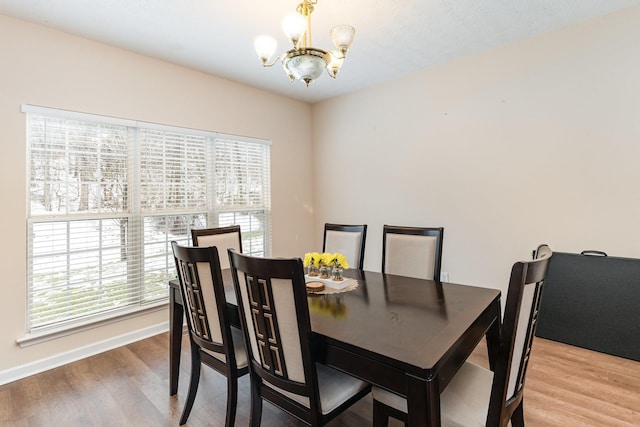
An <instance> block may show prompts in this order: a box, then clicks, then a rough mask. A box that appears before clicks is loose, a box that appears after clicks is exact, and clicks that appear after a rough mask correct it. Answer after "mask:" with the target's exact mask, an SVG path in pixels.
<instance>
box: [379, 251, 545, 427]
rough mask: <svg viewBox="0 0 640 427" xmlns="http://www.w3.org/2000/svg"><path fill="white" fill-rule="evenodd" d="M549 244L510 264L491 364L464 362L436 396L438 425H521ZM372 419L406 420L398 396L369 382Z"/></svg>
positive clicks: (382, 421)
mask: <svg viewBox="0 0 640 427" xmlns="http://www.w3.org/2000/svg"><path fill="white" fill-rule="evenodd" d="M552 255H553V253H552V251H551V248H549V246H547V245H540V246H539V247H538V249H537V251H536V256H535V259H533V260H531V261H520V262H516V263H515V264H514V265H513V267H512V269H511V277H510V280H509V287H508V289H507V303H506V306H505V311H504V316H503V321H502V325H501V333H500V339H499V347H498V350H497V353H495V357H494V358H490V364H491V369H487V368H484V367H481V366H478V365H476V364H474V363H472V362H469V361H467V362H465V363H464V364H463V365H462V367H461V368H460V369H459V370H458V372H457V373H456V374H455V376H454V377H453V378H452V379H451V382H450V383H449V384H448V385H447V387H446V388H445V389H444V391H442V394H441V396H440V411H441V416H442V425H443V426H492V427H498V426H499V427H506V426H507V425H508V424H509V421H511V425H512V426H514V427H523V426H524V412H523V391H524V383H525V375H526V372H527V365H528V362H529V356H530V353H531V346H532V343H533V336H534V333H535V328H536V321H537V318H538V312H539V309H540V296H541V293H542V288H543V285H544V279H545V277H546V274H547V269H548V266H549V260H550V259H551V256H552ZM372 395H373V425H374V426H375V427H381V426H386V425H387V423H388V420H389V417H390V416H391V417H393V418H396V419H399V420H401V421H404V422H405V424H406V423H407V413H406V412H407V402H406V399H405V398H404V397H402V396H399V395H397V394H395V393H391V392H389V391H387V390H384V389H382V388H378V387H373V390H372Z"/></svg>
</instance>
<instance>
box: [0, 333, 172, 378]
mask: <svg viewBox="0 0 640 427" xmlns="http://www.w3.org/2000/svg"><path fill="white" fill-rule="evenodd" d="M168 330H169V325H168V323H167V322H162V323H159V324H157V325H153V326H149V327H146V328H143V329H138V330H137V331H133V332H129V333H127V334H123V335H119V336H117V337H113V338H109V339H107V340H104V341H100V342H96V343H93V344H90V345H87V346H84V347H80V348H76V349H73V350H70V351H67V352H65V353H60V354H57V355H55V356H51V357H47V358H45V359H41V360H37V361H35V362H30V363H27V364H25V365H21V366H16V367H15V368H11V369H7V370H5V371H0V385H3V384H7V383H10V382H13V381H16V380H19V379H22V378H26V377H29V376H31V375H35V374H38V373H40V372H44V371H48V370H49V369H53V368H57V367H58V366H62V365H66V364H67V363H71V362H75V361H76V360H80V359H84V358H86V357H89V356H93V355H96V354H98V353H102V352H105V351H108V350H112V349H114V348H117V347H122V346H123V345H127V344H130V343H132V342H136V341H140V340H143V339H145V338H149V337H152V336H154V335H158V334H161V333H164V332H167V331H168ZM167 351H169V350H168V349H167Z"/></svg>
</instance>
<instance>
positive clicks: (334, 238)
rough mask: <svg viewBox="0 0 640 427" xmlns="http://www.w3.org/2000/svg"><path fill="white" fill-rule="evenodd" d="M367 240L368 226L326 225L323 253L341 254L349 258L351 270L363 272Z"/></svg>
mask: <svg viewBox="0 0 640 427" xmlns="http://www.w3.org/2000/svg"><path fill="white" fill-rule="evenodd" d="M366 239H367V225H366V224H362V225H345V224H329V223H326V224H325V225H324V236H323V239H322V252H331V253H335V252H338V253H341V254H343V255H344V256H345V257H346V258H347V262H348V263H349V265H350V266H351V268H356V269H358V270H362V268H363V266H364V248H365V241H366Z"/></svg>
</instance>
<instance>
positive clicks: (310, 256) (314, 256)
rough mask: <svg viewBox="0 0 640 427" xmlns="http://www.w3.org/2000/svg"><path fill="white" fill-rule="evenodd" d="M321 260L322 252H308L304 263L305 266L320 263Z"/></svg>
mask: <svg viewBox="0 0 640 427" xmlns="http://www.w3.org/2000/svg"><path fill="white" fill-rule="evenodd" d="M319 262H320V254H319V253H318V252H307V253H306V254H304V261H303V264H304V266H305V267H308V266H310V265H318V263H319Z"/></svg>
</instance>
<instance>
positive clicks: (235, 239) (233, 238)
mask: <svg viewBox="0 0 640 427" xmlns="http://www.w3.org/2000/svg"><path fill="white" fill-rule="evenodd" d="M239 242H240V234H239V233H220V234H207V235H202V236H198V246H202V247H209V246H215V247H217V248H218V254H219V255H220V269H221V270H226V269H227V268H229V267H230V265H229V256H228V255H227V249H235V250H236V251H238V252H239V251H240V244H239Z"/></svg>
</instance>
